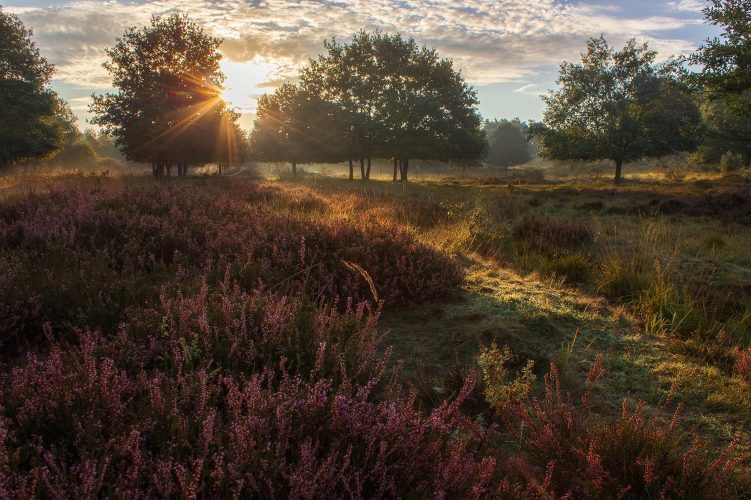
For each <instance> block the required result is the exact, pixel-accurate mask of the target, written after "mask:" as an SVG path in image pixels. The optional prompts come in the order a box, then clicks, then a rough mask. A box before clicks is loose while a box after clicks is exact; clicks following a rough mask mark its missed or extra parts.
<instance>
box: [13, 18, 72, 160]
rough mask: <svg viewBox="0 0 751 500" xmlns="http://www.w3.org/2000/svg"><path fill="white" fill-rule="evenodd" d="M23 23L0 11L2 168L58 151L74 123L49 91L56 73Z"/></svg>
mask: <svg viewBox="0 0 751 500" xmlns="http://www.w3.org/2000/svg"><path fill="white" fill-rule="evenodd" d="M31 35H32V31H31V30H30V29H27V28H25V27H24V25H23V23H22V22H21V20H20V19H18V17H16V16H14V15H11V14H6V13H4V12H2V10H0V167H5V166H8V165H11V164H13V163H15V162H17V161H21V160H27V159H33V158H45V157H48V156H51V155H52V154H54V153H55V152H56V151H58V150H59V149H60V148H61V147H62V145H63V144H64V142H65V138H66V134H67V133H68V132H69V131H70V130H71V129H73V128H74V127H75V126H74V125H73V123H74V120H75V118H74V117H73V116H72V114H71V113H70V108H68V107H67V105H66V104H65V103H64V102H63V101H62V100H61V99H60V98H59V97H58V96H57V94H55V93H54V92H53V91H52V90H50V88H49V81H50V77H51V76H52V73H53V71H54V68H53V66H52V65H51V64H49V63H48V62H47V60H46V59H45V58H44V57H42V56H41V55H40V54H39V49H38V48H37V46H36V44H35V43H34V42H32V41H31Z"/></svg>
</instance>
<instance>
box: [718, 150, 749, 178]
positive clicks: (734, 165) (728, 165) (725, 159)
mask: <svg viewBox="0 0 751 500" xmlns="http://www.w3.org/2000/svg"><path fill="white" fill-rule="evenodd" d="M743 165H744V159H743V155H741V154H740V153H733V152H732V151H727V152H726V153H725V154H723V155H722V157H721V158H720V170H722V172H723V173H726V174H727V173H730V172H735V171H737V170H740V169H741V168H743Z"/></svg>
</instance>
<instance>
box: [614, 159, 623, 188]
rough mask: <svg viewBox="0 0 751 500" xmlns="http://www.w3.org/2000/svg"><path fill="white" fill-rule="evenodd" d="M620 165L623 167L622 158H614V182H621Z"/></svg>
mask: <svg viewBox="0 0 751 500" xmlns="http://www.w3.org/2000/svg"><path fill="white" fill-rule="evenodd" d="M622 167H623V160H621V159H618V160H615V183H616V184H620V183H621V171H622Z"/></svg>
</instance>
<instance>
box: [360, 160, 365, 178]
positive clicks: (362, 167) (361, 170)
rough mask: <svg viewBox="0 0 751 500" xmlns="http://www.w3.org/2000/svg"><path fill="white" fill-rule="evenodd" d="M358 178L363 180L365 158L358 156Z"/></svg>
mask: <svg viewBox="0 0 751 500" xmlns="http://www.w3.org/2000/svg"><path fill="white" fill-rule="evenodd" d="M360 179H362V181H363V182H365V158H360Z"/></svg>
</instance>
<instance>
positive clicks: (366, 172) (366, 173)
mask: <svg viewBox="0 0 751 500" xmlns="http://www.w3.org/2000/svg"><path fill="white" fill-rule="evenodd" d="M370 160H371V158H370V156H368V169H367V170H366V171H365V178H366V179H367V180H370Z"/></svg>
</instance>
